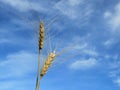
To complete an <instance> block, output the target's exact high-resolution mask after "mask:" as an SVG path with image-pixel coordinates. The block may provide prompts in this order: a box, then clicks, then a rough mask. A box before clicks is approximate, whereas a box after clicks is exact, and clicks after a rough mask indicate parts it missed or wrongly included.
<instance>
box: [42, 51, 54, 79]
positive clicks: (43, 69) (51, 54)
mask: <svg viewBox="0 0 120 90" xmlns="http://www.w3.org/2000/svg"><path fill="white" fill-rule="evenodd" d="M55 56H56V54H55V53H53V52H51V53H50V54H49V56H48V58H47V59H46V61H45V64H44V65H43V67H42V71H41V73H40V77H41V79H42V77H43V76H44V75H45V74H46V72H47V71H48V69H49V67H50V66H51V64H52V61H53V60H54V58H55Z"/></svg>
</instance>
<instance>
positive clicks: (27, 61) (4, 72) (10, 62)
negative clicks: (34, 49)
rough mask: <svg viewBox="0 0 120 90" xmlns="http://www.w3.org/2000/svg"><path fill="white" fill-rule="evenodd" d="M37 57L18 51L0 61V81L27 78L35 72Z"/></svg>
mask: <svg viewBox="0 0 120 90" xmlns="http://www.w3.org/2000/svg"><path fill="white" fill-rule="evenodd" d="M36 60H37V55H36V54H34V53H28V52H24V51H20V52H18V53H14V54H10V55H8V56H7V58H6V59H5V60H1V61H0V71H1V72H0V73H1V77H0V79H5V78H9V77H11V78H15V77H24V76H28V75H29V74H30V73H33V72H34V71H36Z"/></svg>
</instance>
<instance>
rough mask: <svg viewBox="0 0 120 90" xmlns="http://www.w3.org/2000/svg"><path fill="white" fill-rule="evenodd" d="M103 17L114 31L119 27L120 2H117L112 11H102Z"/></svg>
mask: <svg viewBox="0 0 120 90" xmlns="http://www.w3.org/2000/svg"><path fill="white" fill-rule="evenodd" d="M104 17H105V18H106V19H107V21H108V24H109V25H110V27H111V28H112V29H113V32H116V31H117V30H119V29H118V28H120V3H118V4H117V5H116V6H115V8H114V12H112V11H106V12H105V13H104Z"/></svg>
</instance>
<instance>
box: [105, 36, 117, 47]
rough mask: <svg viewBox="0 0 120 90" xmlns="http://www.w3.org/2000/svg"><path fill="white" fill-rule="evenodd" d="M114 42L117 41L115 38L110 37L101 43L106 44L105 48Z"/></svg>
mask: <svg viewBox="0 0 120 90" xmlns="http://www.w3.org/2000/svg"><path fill="white" fill-rule="evenodd" d="M115 43H117V40H116V39H115V38H111V39H108V40H106V41H105V42H104V43H103V45H104V46H106V47H107V48H109V47H111V46H113V45H114V44H115Z"/></svg>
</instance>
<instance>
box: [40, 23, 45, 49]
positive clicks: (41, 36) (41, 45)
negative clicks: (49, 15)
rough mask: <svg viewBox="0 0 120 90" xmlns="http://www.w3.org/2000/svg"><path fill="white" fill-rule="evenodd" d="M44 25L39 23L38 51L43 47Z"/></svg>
mask: <svg viewBox="0 0 120 90" xmlns="http://www.w3.org/2000/svg"><path fill="white" fill-rule="evenodd" d="M44 36H45V35H44V23H43V22H40V31H39V50H40V49H42V48H43V45H44Z"/></svg>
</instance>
